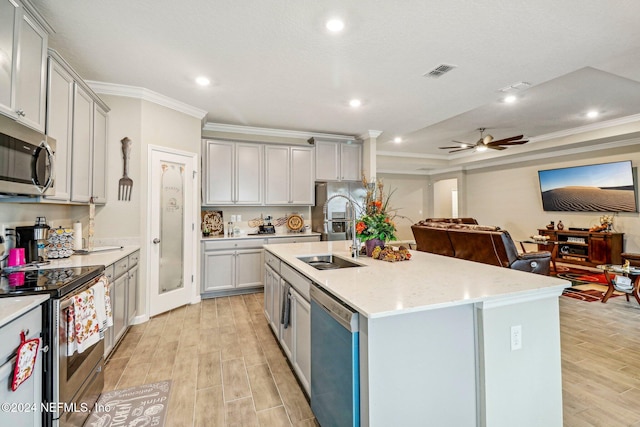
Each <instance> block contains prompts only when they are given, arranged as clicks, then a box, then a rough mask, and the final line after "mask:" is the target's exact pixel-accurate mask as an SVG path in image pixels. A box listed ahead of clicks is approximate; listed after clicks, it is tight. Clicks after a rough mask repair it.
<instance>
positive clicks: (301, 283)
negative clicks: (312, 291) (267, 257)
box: [280, 262, 311, 301]
mask: <svg viewBox="0 0 640 427" xmlns="http://www.w3.org/2000/svg"><path fill="white" fill-rule="evenodd" d="M280 276H282V278H283V279H284V280H286V281H287V282H289V284H290V285H291V286H293V287H294V288H295V290H296V291H297V292H298V293H299V294H300V295H302V297H303V298H304V299H306V300H307V301H310V300H311V299H310V297H309V287H310V286H311V281H310V280H309V279H307V278H306V277H305V276H303V275H302V274H300V273H298V272H297V271H296V270H294V269H293V268H291V267H289V265H288V264H285V263H284V262H283V263H282V264H281V265H280Z"/></svg>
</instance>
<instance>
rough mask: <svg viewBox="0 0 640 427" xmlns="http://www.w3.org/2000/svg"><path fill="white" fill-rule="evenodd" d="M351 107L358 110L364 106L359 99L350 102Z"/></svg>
mask: <svg viewBox="0 0 640 427" xmlns="http://www.w3.org/2000/svg"><path fill="white" fill-rule="evenodd" d="M349 105H350V106H352V107H353V108H358V107H359V106H361V105H362V101H360V100H359V99H352V100H351V101H349Z"/></svg>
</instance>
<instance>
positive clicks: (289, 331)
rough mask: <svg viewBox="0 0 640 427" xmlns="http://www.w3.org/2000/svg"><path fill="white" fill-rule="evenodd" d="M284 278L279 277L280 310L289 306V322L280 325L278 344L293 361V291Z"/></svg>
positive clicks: (284, 309)
mask: <svg viewBox="0 0 640 427" xmlns="http://www.w3.org/2000/svg"><path fill="white" fill-rule="evenodd" d="M287 285H288V284H287V282H286V280H284V279H283V278H281V279H280V292H281V294H280V295H281V298H282V304H285V306H284V307H283V308H282V311H283V312H284V311H286V309H287V305H288V306H289V313H288V316H289V322H288V324H287V325H286V326H285V325H283V324H281V325H280V345H281V346H282V350H284V354H286V355H287V358H289V361H291V362H293V337H294V329H295V319H294V318H293V317H292V316H291V314H292V312H293V307H292V302H293V297H292V294H293V293H294V292H295V290H294V289H292V288H291V287H290V286H287Z"/></svg>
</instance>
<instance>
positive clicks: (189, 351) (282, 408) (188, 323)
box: [104, 293, 317, 427]
mask: <svg viewBox="0 0 640 427" xmlns="http://www.w3.org/2000/svg"><path fill="white" fill-rule="evenodd" d="M262 307H263V294H262V293H256V294H250V295H242V296H233V297H223V298H215V299H205V300H203V301H202V302H201V303H199V304H194V305H191V306H185V307H181V308H178V309H176V310H173V311H171V312H168V313H164V314H162V315H160V316H157V317H154V318H152V319H151V320H149V321H148V322H146V323H144V324H141V325H135V326H132V327H131V328H130V329H129V332H128V333H127V335H126V336H125V337H124V338H123V340H122V342H121V344H120V346H119V347H118V348H117V350H116V351H115V353H114V354H113V356H112V357H111V359H110V360H109V361H108V363H107V365H106V369H105V387H104V389H105V391H108V390H114V389H124V388H128V387H133V386H136V385H141V384H148V383H153V382H157V381H162V380H167V379H171V380H172V383H171V396H170V398H169V408H168V413H167V423H166V425H167V427H179V426H189V427H191V426H203V427H204V426H206V427H215V426H238V427H247V426H261V427H264V426H273V427H276V426H277V427H280V426H295V427H298V426H300V427H302V426H317V423H316V422H315V419H314V417H313V413H312V412H311V408H310V407H309V403H308V401H307V399H306V397H305V395H304V393H303V392H302V389H301V388H300V386H299V385H298V383H297V381H296V379H295V377H294V374H293V372H292V371H291V369H290V367H289V365H288V364H287V360H286V358H285V356H284V354H283V353H282V351H281V350H280V347H279V346H278V344H277V342H276V340H275V338H274V336H273V334H272V333H271V330H270V329H269V326H268V324H267V321H266V319H265V316H264V313H263V310H262Z"/></svg>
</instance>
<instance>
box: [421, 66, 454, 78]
mask: <svg viewBox="0 0 640 427" xmlns="http://www.w3.org/2000/svg"><path fill="white" fill-rule="evenodd" d="M454 68H456V66H455V65H449V64H440V65H438V66H437V67H436V68H434V69H433V70H431V71H428V72H426V73H424V74H423V76H425V77H431V78H432V79H437V78H438V77H440V76H442V75H443V74H444V73H448V72H449V71H451V70H453V69H454Z"/></svg>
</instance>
